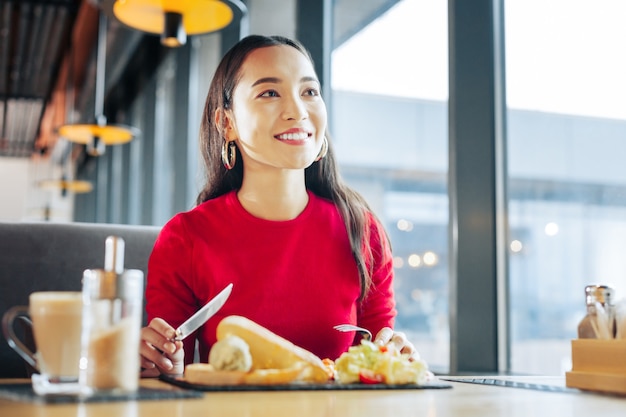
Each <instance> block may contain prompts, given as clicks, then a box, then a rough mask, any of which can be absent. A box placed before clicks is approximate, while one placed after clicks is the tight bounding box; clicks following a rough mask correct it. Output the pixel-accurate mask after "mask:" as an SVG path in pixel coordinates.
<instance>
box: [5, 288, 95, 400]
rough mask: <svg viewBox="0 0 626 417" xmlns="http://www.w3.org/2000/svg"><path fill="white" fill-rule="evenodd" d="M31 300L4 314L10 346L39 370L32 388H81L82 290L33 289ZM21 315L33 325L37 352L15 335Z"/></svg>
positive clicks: (48, 390)
mask: <svg viewBox="0 0 626 417" xmlns="http://www.w3.org/2000/svg"><path fill="white" fill-rule="evenodd" d="M28 303H29V305H28V307H26V306H15V307H12V308H10V309H9V310H7V312H6V313H4V316H3V318H2V330H3V332H4V337H5V338H6V339H7V342H8V343H9V346H11V348H13V350H15V351H16V352H17V353H18V354H19V355H20V356H21V357H22V358H23V359H24V360H25V361H26V362H27V363H28V364H29V365H31V366H33V367H34V368H35V369H36V370H37V371H38V372H39V374H35V375H33V389H34V390H35V392H37V393H38V394H49V393H56V392H64V391H68V390H70V391H71V390H73V389H78V375H79V363H80V354H81V317H82V307H83V303H82V295H81V292H79V291H40V292H34V293H32V294H30V296H29V299H28ZM18 318H21V319H24V320H26V322H27V323H30V324H31V327H32V331H33V336H34V339H35V345H36V347H37V349H36V350H37V352H36V353H33V352H32V351H31V350H30V349H29V348H28V347H27V346H26V345H25V344H24V343H23V341H21V340H20V339H19V338H18V337H17V335H16V334H15V330H14V323H15V320H17V319H18Z"/></svg>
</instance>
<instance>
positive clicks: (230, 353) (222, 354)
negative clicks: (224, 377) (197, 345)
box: [209, 334, 252, 372]
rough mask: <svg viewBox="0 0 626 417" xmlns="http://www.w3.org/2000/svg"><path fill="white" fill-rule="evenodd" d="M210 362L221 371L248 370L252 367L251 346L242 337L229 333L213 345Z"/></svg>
mask: <svg viewBox="0 0 626 417" xmlns="http://www.w3.org/2000/svg"><path fill="white" fill-rule="evenodd" d="M209 363H210V364H211V365H213V367H214V368H215V369H219V370H221V371H244V372H248V371H249V370H250V369H252V356H251V355H250V347H249V346H248V344H247V343H246V342H244V340H243V339H242V338H240V337H238V336H235V335H232V334H229V335H227V336H226V337H225V338H224V339H222V340H218V341H217V342H216V343H215V344H214V345H213V347H211V351H210V352H209Z"/></svg>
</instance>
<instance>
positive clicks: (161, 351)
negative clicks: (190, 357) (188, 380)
mask: <svg viewBox="0 0 626 417" xmlns="http://www.w3.org/2000/svg"><path fill="white" fill-rule="evenodd" d="M175 336H176V331H175V330H174V328H173V327H172V326H170V325H169V324H167V322H165V321H164V320H163V319H160V318H155V319H153V320H152V321H151V322H150V324H149V325H148V326H147V327H144V328H142V329H141V344H140V348H139V353H140V355H141V368H142V376H158V374H159V372H165V373H182V368H183V366H184V364H183V362H184V355H185V354H184V350H183V348H182V347H183V344H182V342H180V341H174V340H173V339H174V337H175Z"/></svg>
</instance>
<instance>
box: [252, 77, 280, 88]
mask: <svg viewBox="0 0 626 417" xmlns="http://www.w3.org/2000/svg"><path fill="white" fill-rule="evenodd" d="M280 82H281V79H280V78H277V77H265V78H259V79H258V80H256V81H255V82H254V83H253V84H252V87H254V86H255V85H259V84H265V83H274V84H278V83H280Z"/></svg>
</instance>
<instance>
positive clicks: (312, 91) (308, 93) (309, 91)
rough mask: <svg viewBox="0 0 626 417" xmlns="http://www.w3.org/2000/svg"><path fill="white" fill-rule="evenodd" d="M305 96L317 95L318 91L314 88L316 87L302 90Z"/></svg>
mask: <svg viewBox="0 0 626 417" xmlns="http://www.w3.org/2000/svg"><path fill="white" fill-rule="evenodd" d="M303 95H305V96H319V95H320V92H319V91H318V90H317V89H316V88H307V89H306V90H304V94H303Z"/></svg>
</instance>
